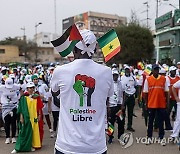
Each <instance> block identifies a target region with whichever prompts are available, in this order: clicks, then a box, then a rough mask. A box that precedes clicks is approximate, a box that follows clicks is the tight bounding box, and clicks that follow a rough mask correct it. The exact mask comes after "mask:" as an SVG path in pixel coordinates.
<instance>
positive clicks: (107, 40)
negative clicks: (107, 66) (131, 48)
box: [97, 29, 121, 62]
mask: <svg viewBox="0 0 180 154" xmlns="http://www.w3.org/2000/svg"><path fill="white" fill-rule="evenodd" d="M97 41H98V43H99V46H100V48H101V49H102V52H103V55H104V58H105V62H107V61H109V60H110V59H111V58H112V57H114V56H115V55H116V54H117V53H118V52H120V50H121V45H120V42H119V39H118V36H117V34H116V32H115V30H114V29H112V30H110V31H109V32H107V33H106V34H105V35H103V36H102V37H100V38H99V39H98V40H97Z"/></svg>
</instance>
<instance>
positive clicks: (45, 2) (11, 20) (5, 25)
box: [0, 0, 178, 40]
mask: <svg viewBox="0 0 180 154" xmlns="http://www.w3.org/2000/svg"><path fill="white" fill-rule="evenodd" d="M146 1H148V2H149V5H150V8H149V17H150V18H151V21H150V25H151V27H152V29H154V18H155V16H156V0H56V8H57V13H56V14H57V33H58V34H61V32H62V19H64V18H67V17H70V16H74V15H78V14H80V13H83V12H87V11H97V12H100V13H110V14H117V15H119V16H126V17H127V18H128V19H129V18H130V15H131V10H134V11H136V14H137V16H138V17H139V19H140V20H141V22H142V23H144V24H145V23H146V22H145V21H144V20H143V19H145V18H146V13H145V12H144V13H142V12H143V11H145V10H146V6H145V5H144V4H143V3H144V2H146ZM160 1H161V3H160V5H159V15H162V14H164V13H166V12H168V11H170V10H174V8H173V7H172V6H169V3H171V4H173V5H174V6H175V7H178V0H169V2H164V1H163V0H160ZM54 21H55V19H54V0H0V40H2V39H4V38H5V37H15V36H22V35H23V30H21V28H22V27H25V29H26V30H25V32H26V35H27V38H30V39H31V38H32V37H33V35H34V34H35V24H36V23H38V22H42V23H43V24H42V25H40V26H38V29H37V30H38V33H39V32H52V33H53V32H54V31H55V30H54V29H55V28H54Z"/></svg>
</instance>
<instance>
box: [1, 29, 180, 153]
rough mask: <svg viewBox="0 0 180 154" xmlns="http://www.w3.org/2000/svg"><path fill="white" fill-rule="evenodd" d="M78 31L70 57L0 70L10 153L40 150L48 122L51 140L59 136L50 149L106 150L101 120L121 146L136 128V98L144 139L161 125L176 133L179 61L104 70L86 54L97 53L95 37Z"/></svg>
mask: <svg viewBox="0 0 180 154" xmlns="http://www.w3.org/2000/svg"><path fill="white" fill-rule="evenodd" d="M81 36H82V38H83V40H84V42H83V43H82V42H81V41H80V42H78V43H77V45H76V46H75V48H74V51H73V53H74V58H75V60H74V61H73V62H71V63H69V64H66V65H63V66H54V65H51V66H49V67H48V68H45V67H43V66H42V65H36V66H33V67H30V66H26V67H21V66H17V67H14V68H11V67H5V66H1V67H0V72H1V73H0V81H1V82H0V98H1V99H0V103H1V106H0V107H1V110H0V111H1V114H0V115H1V123H0V125H1V127H4V129H5V134H6V139H5V144H10V143H11V142H12V143H14V144H15V146H14V150H13V151H12V153H17V152H23V151H26V152H27V151H35V150H36V149H40V148H41V147H42V142H43V136H44V128H43V127H44V124H45V123H44V122H45V121H46V123H47V126H48V128H49V132H50V137H52V138H54V137H56V136H57V138H56V142H55V153H56V154H66V153H82V154H83V153H91V154H95V153H98V154H106V153H107V146H106V136H105V134H106V132H105V130H107V132H108V129H109V126H107V125H111V126H113V127H114V125H115V123H117V125H118V126H117V129H118V133H117V135H118V136H117V139H118V140H119V142H120V144H123V142H124V141H123V140H122V138H121V136H122V135H123V134H124V132H125V130H127V131H130V132H135V129H134V128H133V117H136V115H135V112H134V106H135V105H136V102H137V104H138V105H139V107H140V108H142V116H143V117H144V120H145V126H147V138H149V139H150V138H152V137H153V131H154V130H158V132H159V139H160V140H163V138H164V134H165V133H164V132H165V131H164V130H169V131H172V134H171V136H170V137H171V138H172V140H173V139H175V138H176V137H178V135H179V131H180V116H179V114H180V105H179V102H180V91H179V89H180V81H179V79H180V78H179V76H180V62H178V63H177V66H170V67H169V66H167V65H162V66H161V65H160V64H152V65H151V64H147V65H146V66H145V68H138V69H137V67H136V66H129V65H127V64H124V65H123V67H122V68H119V67H118V65H116V64H113V65H112V67H111V68H109V67H107V66H103V65H101V64H98V63H96V62H94V61H93V60H92V59H91V58H92V55H93V53H94V52H95V50H96V46H95V45H94V42H95V41H96V37H95V35H94V34H93V33H92V32H91V31H89V30H82V31H81ZM91 44H93V45H91ZM147 68H148V70H151V71H150V72H149V73H147V71H146V69H147ZM50 113H52V115H53V124H51V118H50V115H49V114H50ZM125 117H127V121H126V118H125ZM171 120H172V121H174V126H173V127H172V125H171ZM125 124H127V126H126V127H125ZM114 131H115V129H113V130H112V129H111V131H109V133H108V143H109V144H112V143H113V140H114V138H115V137H114ZM16 135H17V139H16ZM146 144H147V145H148V144H150V140H147V143H146ZM161 145H163V146H165V143H164V142H161Z"/></svg>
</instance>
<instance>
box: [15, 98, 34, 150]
mask: <svg viewBox="0 0 180 154" xmlns="http://www.w3.org/2000/svg"><path fill="white" fill-rule="evenodd" d="M17 114H18V119H19V121H18V127H19V134H18V138H17V142H16V145H15V149H16V151H18V152H23V151H24V152H25V151H31V147H32V125H31V122H30V118H29V112H28V106H27V100H26V97H25V96H22V97H21V99H20V101H19V105H18V110H17ZM20 114H22V115H23V118H24V123H23V124H22V123H21V122H20Z"/></svg>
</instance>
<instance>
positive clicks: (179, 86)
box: [173, 80, 180, 99]
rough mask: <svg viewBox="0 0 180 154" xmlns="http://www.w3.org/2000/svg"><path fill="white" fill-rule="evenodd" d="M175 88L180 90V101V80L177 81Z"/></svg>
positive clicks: (179, 95)
mask: <svg viewBox="0 0 180 154" xmlns="http://www.w3.org/2000/svg"><path fill="white" fill-rule="evenodd" d="M173 87H174V88H177V89H178V97H179V99H180V80H179V81H177V82H176V83H175V84H174V85H173Z"/></svg>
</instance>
